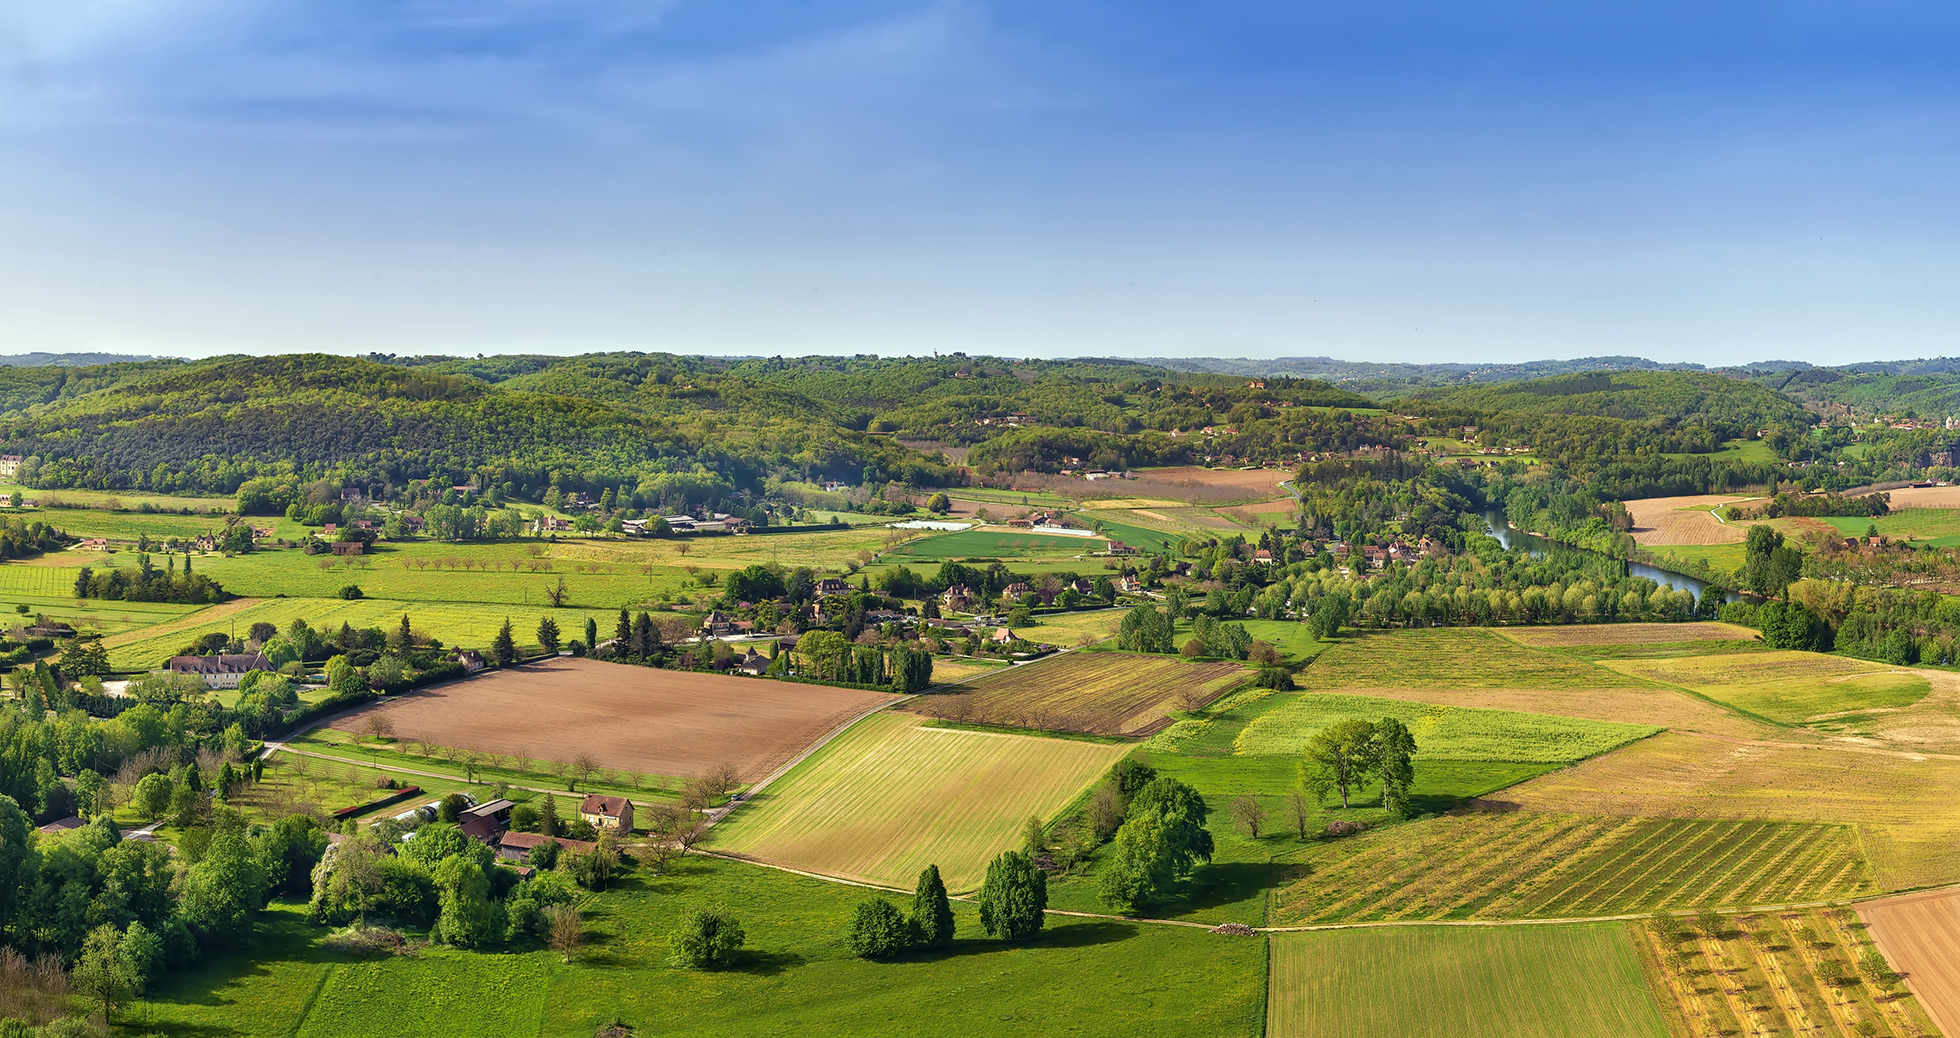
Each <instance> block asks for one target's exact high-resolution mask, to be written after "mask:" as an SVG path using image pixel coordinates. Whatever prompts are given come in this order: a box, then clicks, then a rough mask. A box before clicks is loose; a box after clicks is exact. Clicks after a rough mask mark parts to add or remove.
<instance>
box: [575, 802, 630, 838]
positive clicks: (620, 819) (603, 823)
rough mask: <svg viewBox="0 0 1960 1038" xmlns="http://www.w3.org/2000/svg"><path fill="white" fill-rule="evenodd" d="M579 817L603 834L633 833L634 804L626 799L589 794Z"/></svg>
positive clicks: (580, 809) (579, 812)
mask: <svg viewBox="0 0 1960 1038" xmlns="http://www.w3.org/2000/svg"><path fill="white" fill-rule="evenodd" d="M578 816H579V817H580V818H582V819H584V820H585V821H586V822H587V824H589V825H591V826H592V828H594V829H597V830H599V831H601V832H616V833H621V834H625V833H630V832H632V831H633V802H632V801H631V800H628V799H626V798H625V797H609V796H602V795H601V794H598V793H588V794H586V797H585V803H583V804H580V805H579V806H578Z"/></svg>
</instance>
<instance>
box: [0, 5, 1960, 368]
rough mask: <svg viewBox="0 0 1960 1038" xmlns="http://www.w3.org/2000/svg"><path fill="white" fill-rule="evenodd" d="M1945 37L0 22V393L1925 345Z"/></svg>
mask: <svg viewBox="0 0 1960 1038" xmlns="http://www.w3.org/2000/svg"><path fill="white" fill-rule="evenodd" d="M1956 131H1960V7H1956V5H1954V4H1952V3H1932V2H1927V3H1904V2H1893V0H1860V2H1852V0H1843V2H1832V3H1822V2H1807V0H1788V2H1773V3H1771V2H1750V0H1723V2H1713V3H1711V2H1708V0H1700V2H1696V3H1685V2H1681V3H1676V2H1671V0H1640V2H1617V0H1584V2H1576V3H1575V2H1572V0H1559V2H1551V0H1546V2H1534V3H1523V2H1507V0H1486V2H1479V3H1464V2H1461V0H1452V2H1446V3H1445V2H1436V3H1430V2H1409V0H1376V2H1369V3H1355V2H1351V0H1344V2H1339V3H1330V2H1321V0H1292V2H1275V3H1247V2H1241V0H1209V2H1205V3H1163V2H1157V0H1122V2H1111V0H1004V2H983V0H972V2H951V3H917V2H909V3H908V2H899V0H842V2H831V3H824V2H808V0H799V2H792V0H753V2H749V0H716V2H707V0H666V2H662V0H638V2H612V0H388V2H378V0H280V2H274V0H61V2H49V0H0V352H15V351H22V350H43V349H44V350H83V349H87V350H121V351H129V352H161V353H183V354H196V353H209V352H217V351H249V352H274V351H289V350H314V349H319V350H331V351H336V352H363V351H367V350H382V351H389V352H467V353H475V352H502V351H518V350H523V351H544V352H582V351H586V350H595V349H649V350H674V351H684V352H697V351H698V352H746V353H769V354H774V353H799V352H817V351H821V352H879V353H924V352H931V351H934V350H941V351H944V350H966V351H969V352H990V353H1000V354H1011V355H1028V356H1067V355H1084V354H1128V355H1174V354H1176V355H1210V356H1282V355H1296V354H1329V355H1333V356H1338V357H1348V358H1354V359H1369V358H1379V359H1396V360H1411V361H1425V360H1466V359H1492V360H1516V359H1525V358H1533V357H1549V356H1580V355H1589V354H1602V353H1633V354H1641V355H1645V356H1650V357H1654V358H1657V359H1664V360H1696V361H1702V362H1707V363H1717V362H1727V361H1739V360H1749V359H1761V358H1768V357H1782V358H1796V359H1807V360H1812V361H1819V362H1830V361H1833V360H1849V359H1861V358H1862V359H1872V358H1881V357H1909V356H1928V355H1935V354H1960V341H1956V336H1955V329H1956V327H1960V323H1957V322H1956V318H1960V234H1956V233H1955V232H1956V229H1957V228H1956V226H1955V225H1956V222H1960V221H1956V205H1960V161H1956V159H1957V158H1960V132H1956Z"/></svg>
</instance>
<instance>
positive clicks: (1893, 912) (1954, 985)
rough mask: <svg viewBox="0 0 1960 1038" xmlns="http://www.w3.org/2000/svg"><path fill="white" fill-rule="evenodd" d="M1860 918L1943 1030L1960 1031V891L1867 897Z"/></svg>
mask: <svg viewBox="0 0 1960 1038" xmlns="http://www.w3.org/2000/svg"><path fill="white" fill-rule="evenodd" d="M1858 918H1860V919H1862V920H1864V921H1865V926H1866V928H1867V929H1868V930H1869V932H1870V933H1871V936H1872V940H1873V941H1874V942H1876V943H1877V945H1878V950H1879V951H1880V952H1882V953H1884V955H1885V961H1886V962H1888V963H1890V964H1891V965H1892V968H1893V969H1894V970H1897V971H1898V972H1900V973H1903V974H1905V977H1906V986H1907V987H1910V988H1911V989H1912V993H1913V994H1915V995H1917V996H1919V1003H1920V1005H1921V1006H1923V1007H1925V1009H1926V1012H1927V1013H1928V1014H1930V1015H1931V1016H1932V1018H1933V1022H1934V1023H1937V1024H1938V1025H1939V1027H1940V1030H1942V1031H1945V1032H1946V1033H1947V1034H1960V892H1956V891H1952V890H1942V891H1935V892H1931V893H1925V894H1908V895H1906V896H1904V897H1894V898H1887V899H1885V900H1883V901H1869V902H1866V903H1865V904H1862V905H1859V906H1858Z"/></svg>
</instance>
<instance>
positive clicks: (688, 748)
mask: <svg viewBox="0 0 1960 1038" xmlns="http://www.w3.org/2000/svg"><path fill="white" fill-rule="evenodd" d="M897 698H898V697H897V696H894V695H890V694H888V693H884V692H866V691H862V690H860V689H851V688H831V687H829V686H825V685H804V684H796V683H792V682H787V681H769V680H766V679H757V678H736V677H727V676H724V675H720V674H695V673H689V672H684V671H671V670H656V669H654V668H652V667H633V666H627V665H624V664H615V663H600V662H597V661H594V660H578V659H560V660H553V661H548V662H545V663H539V664H532V665H529V666H525V667H521V668H517V669H514V670H507V671H501V672H497V673H492V674H488V675H484V676H482V677H477V678H472V679H470V680H468V681H460V682H456V683H454V684H450V685H444V686H442V687H440V688H436V689H431V690H425V691H421V692H415V693H411V694H409V695H405V696H400V697H397V698H393V699H389V700H384V701H381V702H378V703H375V704H374V705H373V706H370V707H367V708H364V709H362V710H358V711H355V712H353V713H351V714H347V715H345V716H343V717H341V718H340V719H338V720H336V721H335V722H334V725H333V726H334V727H335V728H339V729H341V730H342V731H349V732H358V731H360V730H361V729H362V728H363V726H364V724H365V720H366V717H367V715H368V714H370V713H376V712H379V713H381V714H383V715H384V716H386V717H387V718H388V719H389V720H390V721H392V722H394V725H395V732H396V734H397V736H399V737H401V738H409V737H415V738H420V739H428V740H434V741H436V742H440V743H443V744H445V745H450V746H466V747H473V748H475V749H480V750H488V751H493V752H497V753H519V752H522V753H524V754H526V755H528V756H530V757H534V758H549V759H553V760H565V759H567V758H569V757H570V756H571V755H572V754H575V753H578V752H580V751H584V752H587V753H590V754H592V755H593V756H594V757H596V758H598V760H599V763H600V765H601V766H603V767H608V768H628V769H631V770H634V771H646V772H653V773H655V774H660V775H698V774H700V773H702V772H704V771H706V770H707V769H709V768H711V767H713V766H715V765H717V764H721V763H724V762H730V763H733V764H734V765H735V766H736V767H737V768H738V769H739V770H740V771H741V775H742V780H743V781H744V782H754V781H757V780H759V779H762V778H764V777H766V776H767V775H768V774H769V773H770V772H772V771H774V770H776V769H777V768H779V767H781V766H782V765H783V764H784V762H786V761H788V760H789V759H790V758H791V757H794V756H795V755H796V754H798V753H800V752H802V751H803V749H804V748H805V747H807V746H809V745H810V744H811V743H813V742H815V741H816V740H817V739H819V738H821V737H823V735H824V734H825V733H827V732H829V731H830V730H831V729H833V728H836V727H837V726H838V725H840V724H843V723H844V722H845V721H848V720H850V719H851V718H852V717H855V716H857V715H858V714H861V713H863V712H864V711H866V710H869V709H871V708H873V707H875V706H877V705H879V704H880V703H887V702H891V701H893V700H896V699H897Z"/></svg>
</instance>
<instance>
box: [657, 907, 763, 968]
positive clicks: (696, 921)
mask: <svg viewBox="0 0 1960 1038" xmlns="http://www.w3.org/2000/svg"><path fill="white" fill-rule="evenodd" d="M747 939H748V938H747V936H746V935H745V934H743V933H742V924H741V923H738V922H736V921H735V917H734V916H731V915H729V914H728V913H726V912H716V911H699V912H696V913H694V914H693V915H691V916H689V917H688V918H687V921H686V922H684V923H682V924H681V928H680V929H679V930H677V931H675V932H674V952H673V954H672V955H671V956H669V958H670V959H671V961H672V962H673V964H674V965H676V966H682V967H685V968H687V969H695V970H706V969H715V968H717V967H720V966H726V965H728V964H729V963H732V962H734V961H735V957H736V956H737V955H739V954H741V951H742V944H743V943H744V942H745V941H746V940H747Z"/></svg>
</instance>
